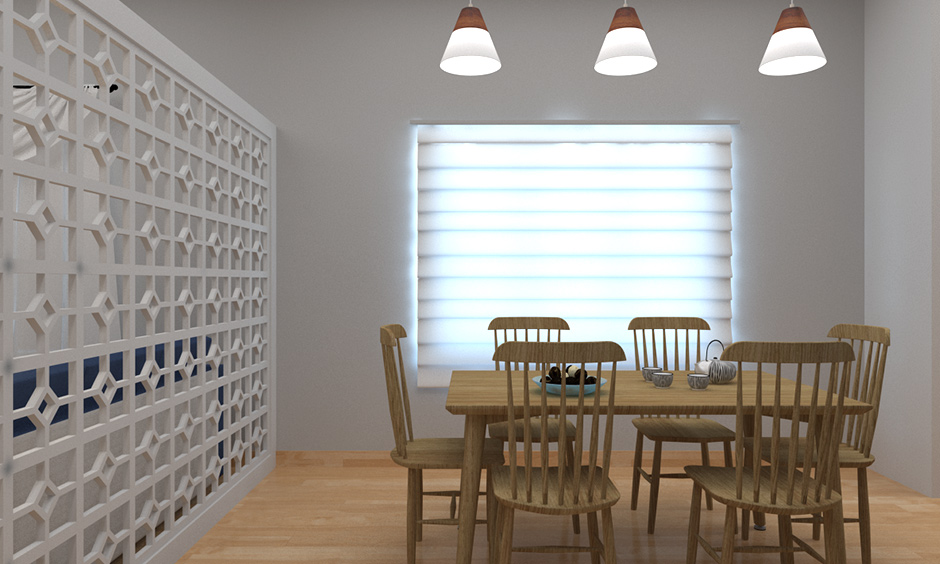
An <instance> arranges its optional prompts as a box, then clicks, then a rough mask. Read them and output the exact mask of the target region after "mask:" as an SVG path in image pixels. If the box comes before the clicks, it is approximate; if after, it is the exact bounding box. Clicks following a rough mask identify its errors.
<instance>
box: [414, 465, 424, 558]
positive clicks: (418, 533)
mask: <svg viewBox="0 0 940 564" xmlns="http://www.w3.org/2000/svg"><path fill="white" fill-rule="evenodd" d="M415 472H417V476H418V478H417V483H416V484H415V487H416V488H417V489H416V491H417V493H416V494H415V500H416V501H417V504H418V505H417V508H416V509H417V514H416V517H415V540H416V541H417V542H421V540H422V539H423V538H424V525H422V524H421V521H422V520H423V519H424V470H415Z"/></svg>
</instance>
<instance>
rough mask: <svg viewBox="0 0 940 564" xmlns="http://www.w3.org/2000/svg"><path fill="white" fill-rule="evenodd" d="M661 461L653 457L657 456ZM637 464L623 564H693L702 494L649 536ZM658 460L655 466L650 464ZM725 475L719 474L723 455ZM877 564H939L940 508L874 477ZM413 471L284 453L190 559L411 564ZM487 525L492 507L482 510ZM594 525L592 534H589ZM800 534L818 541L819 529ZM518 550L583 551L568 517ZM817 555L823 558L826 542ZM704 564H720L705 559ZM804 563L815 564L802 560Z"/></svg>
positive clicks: (454, 479) (852, 551)
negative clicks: (408, 496)
mask: <svg viewBox="0 0 940 564" xmlns="http://www.w3.org/2000/svg"><path fill="white" fill-rule="evenodd" d="M650 454H651V453H650ZM698 456H700V455H698V454H697V453H693V452H688V453H685V452H667V453H664V456H663V471H664V472H668V471H675V470H674V469H679V468H681V467H682V466H683V465H685V464H694V463H696V462H697V460H696V458H697V457H698ZM632 458H633V454H632V453H630V452H619V453H616V458H615V460H616V461H617V462H618V464H617V466H618V468H620V470H618V471H617V472H616V473H615V474H612V478H613V479H614V482H615V483H616V484H618V487H619V489H620V492H621V495H622V496H623V497H622V498H621V500H620V502H619V503H618V504H617V505H615V506H614V509H613V511H614V524H615V526H616V542H617V554H618V560H619V561H621V562H649V563H658V564H681V563H684V562H685V550H686V538H687V537H686V535H687V531H688V522H689V500H690V498H691V486H690V482H689V481H688V480H664V481H663V485H662V488H661V492H660V502H659V511H658V517H657V525H656V534H655V535H647V534H646V516H647V511H646V506H645V504H646V503H647V502H648V500H649V498H648V494H649V486H648V484H644V485H642V486H641V489H640V508H639V509H638V510H637V511H631V510H630V463H631V461H632ZM647 458H648V459H652V456H651V455H650V456H648V457H647ZM714 463H715V464H719V463H720V462H719V460H718V453H715V461H714ZM425 482H426V486H425V487H426V489H429V490H430V489H451V488H455V487H458V485H459V472H457V471H425ZM869 486H870V492H871V513H872V521H873V523H872V538H873V541H872V544H873V554H872V557H873V560H874V562H875V563H878V564H881V563H884V564H915V563H926V562H931V563H937V562H940V536H938V533H937V531H938V530H940V500H938V499H931V498H928V497H925V496H923V495H920V494H918V493H916V492H914V491H912V490H910V489H908V488H906V487H904V486H901V485H900V484H897V483H896V482H893V481H891V480H889V479H887V478H885V477H883V476H880V475H878V474H876V473H873V472H870V473H869ZM405 487H406V471H405V470H404V469H402V468H400V467H398V466H396V465H395V464H393V463H392V462H391V460H390V459H389V456H388V453H387V452H278V454H277V468H276V469H275V470H274V471H273V472H271V474H269V475H268V476H267V477H266V478H265V479H264V480H263V481H262V482H261V483H260V484H259V485H258V486H257V487H256V488H255V489H254V490H252V491H251V492H250V493H249V494H248V495H247V496H246V497H245V498H244V499H243V500H242V501H240V502H239V503H238V504H237V505H236V507H235V508H234V509H233V510H232V511H230V512H229V513H228V514H227V515H226V516H225V517H223V518H222V520H221V521H220V522H219V523H218V524H217V525H216V526H215V527H214V528H213V529H212V530H211V531H210V532H209V533H208V534H206V535H205V537H203V538H202V539H201V540H200V541H199V542H198V543H197V544H196V545H195V546H194V547H193V548H192V549H191V550H190V551H189V552H188V553H187V554H186V555H185V556H184V557H183V559H182V560H181V562H190V563H193V564H197V563H198V564H207V563H219V564H221V563H243V562H317V563H332V562H337V563H353V562H362V563H366V562H368V563H389V564H391V563H395V564H399V563H402V562H405ZM855 488H856V478H855V472H854V470H853V471H845V472H843V489H844V491H845V492H846V494H845V512H846V515H851V516H854V515H855V514H856V513H855V502H856V495H855V491H856V489H855ZM448 506H449V500H448V499H446V498H426V499H425V517H426V518H431V517H435V516H446V513H447V511H448ZM480 506H481V507H480V513H479V514H480V515H484V510H483V506H484V502H483V501H482V500H481V503H480ZM722 507H723V506H721V505H720V504H716V510H714V511H707V510H705V509H704V504H703V514H702V532H703V536H705V537H706V538H710V539H715V540H716V541H719V540H720V537H721V530H722V517H723V511H722V510H721V508H722ZM582 526H583V525H582ZM794 532H795V534H797V535H800V536H802V537H803V538H806V539H811V538H812V537H811V534H810V527H809V525H797V524H795V525H794ZM845 536H846V543H847V545H848V547H847V552H848V562H849V564H856V563H859V562H860V556H859V549H858V528H857V526H856V525H851V524H847V525H846V535H845ZM776 538H777V531H776V520H775V518H772V517H771V518H770V519H768V524H767V531H765V532H758V531H751V539H750V542H751V543H754V544H773V543H774V542H775V540H776ZM515 539H516V542H517V543H526V542H533V543H544V542H545V541H546V540H547V539H552V540H551V541H550V542H551V543H552V544H561V543H567V542H577V541H578V539H577V538H576V536H575V535H574V534H573V533H572V531H571V521H570V519H567V518H546V517H544V516H537V515H525V514H521V513H517V517H516V526H515ZM456 543H457V531H456V529H455V528H454V527H445V526H425V529H424V540H423V541H422V542H420V543H418V562H422V563H435V564H437V563H444V562H448V563H449V562H454V559H455V555H456ZM814 544H815V545H817V546H819V547H820V548H821V547H822V542H821V541H818V542H815V543H814ZM485 555H486V529H485V527H482V526H480V527H478V528H477V531H476V541H475V548H474V562H485V561H486V556H485ZM513 562H514V563H517V564H525V563H536V562H538V563H543V562H545V563H582V562H590V558H589V557H588V556H587V555H539V554H516V555H514V556H513ZM698 562H700V563H705V562H711V559H709V557H708V556H707V555H706V554H705V553H704V551H702V550H700V551H699V558H698ZM735 562H741V563H755V564H756V563H776V562H779V556H777V555H758V554H748V555H738V556H736V557H735ZM796 562H797V564H799V563H802V562H815V560H813V559H812V558H810V557H809V556H807V555H805V554H797V555H796Z"/></svg>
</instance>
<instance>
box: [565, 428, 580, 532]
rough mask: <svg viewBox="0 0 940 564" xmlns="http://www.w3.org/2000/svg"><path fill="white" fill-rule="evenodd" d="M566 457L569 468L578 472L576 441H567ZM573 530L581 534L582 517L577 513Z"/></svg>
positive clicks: (572, 520)
mask: <svg viewBox="0 0 940 564" xmlns="http://www.w3.org/2000/svg"><path fill="white" fill-rule="evenodd" d="M565 456H566V457H567V458H568V465H569V466H568V467H569V468H571V469H572V470H573V471H577V467H576V465H579V464H580V462H581V461H580V460H577V461H576V460H575V458H574V441H573V440H568V441H565ZM571 528H572V529H574V534H576V535H580V534H581V517H580V516H579V515H578V514H577V513H575V514H574V515H572V516H571Z"/></svg>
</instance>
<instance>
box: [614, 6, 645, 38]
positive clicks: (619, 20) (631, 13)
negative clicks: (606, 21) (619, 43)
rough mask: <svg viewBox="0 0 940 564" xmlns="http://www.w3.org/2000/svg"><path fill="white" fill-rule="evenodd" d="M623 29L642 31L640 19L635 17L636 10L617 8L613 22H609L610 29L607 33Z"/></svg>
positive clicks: (625, 7) (626, 7)
mask: <svg viewBox="0 0 940 564" xmlns="http://www.w3.org/2000/svg"><path fill="white" fill-rule="evenodd" d="M624 27H636V28H639V29H643V25H642V24H640V18H639V16H637V15H636V10H634V9H633V8H630V7H628V6H624V7H623V8H617V11H616V13H614V20H613V21H612V22H610V29H608V30H607V32H608V33H610V32H611V31H613V30H615V29H620V28H624Z"/></svg>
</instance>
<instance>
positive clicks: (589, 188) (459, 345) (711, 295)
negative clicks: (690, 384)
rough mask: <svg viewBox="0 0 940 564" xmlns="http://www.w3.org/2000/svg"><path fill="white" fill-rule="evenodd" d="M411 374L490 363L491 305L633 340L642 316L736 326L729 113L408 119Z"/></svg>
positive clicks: (589, 334)
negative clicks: (723, 120) (413, 211)
mask: <svg viewBox="0 0 940 564" xmlns="http://www.w3.org/2000/svg"><path fill="white" fill-rule="evenodd" d="M417 140H418V151H417V166H418V171H417V190H418V200H417V202H418V223H417V229H418V236H417V253H418V262H417V276H418V296H417V297H418V306H417V307H418V312H417V313H418V331H417V342H418V385H419V386H428V387H434V386H446V385H447V384H448V382H449V381H450V372H451V370H453V369H454V368H485V367H488V366H492V362H490V361H489V359H490V358H492V355H493V341H492V334H491V333H490V332H489V331H487V330H486V327H487V324H488V322H489V320H490V319H492V318H493V317H498V316H559V317H563V318H565V319H566V320H567V321H568V323H569V324H570V326H571V331H569V332H567V333H566V334H565V336H563V338H564V339H566V340H614V341H618V342H621V344H622V345H624V346H625V350H626V345H628V344H629V346H630V349H632V347H633V346H632V341H631V337H630V336H629V333H628V332H627V324H628V323H629V320H630V319H632V318H634V317H639V316H697V317H702V318H704V319H706V320H707V321H708V322H709V324H710V325H711V327H712V331H711V334H710V337H712V338H719V339H722V340H723V341H727V340H730V336H731V126H730V125H727V124H717V125H715V124H710V125H583V124H570V123H565V124H530V125H441V124H433V125H432V124H419V125H418V126H417Z"/></svg>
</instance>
